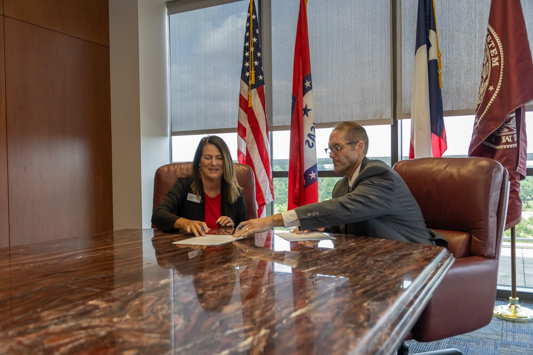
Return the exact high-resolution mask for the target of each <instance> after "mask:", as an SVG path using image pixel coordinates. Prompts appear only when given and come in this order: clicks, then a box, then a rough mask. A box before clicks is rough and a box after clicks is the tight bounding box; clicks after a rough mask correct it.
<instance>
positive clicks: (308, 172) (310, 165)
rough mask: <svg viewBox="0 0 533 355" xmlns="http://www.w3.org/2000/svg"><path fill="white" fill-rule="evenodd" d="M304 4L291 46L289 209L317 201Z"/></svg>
mask: <svg viewBox="0 0 533 355" xmlns="http://www.w3.org/2000/svg"><path fill="white" fill-rule="evenodd" d="M306 5H307V1H305V0H300V13H299V15H298V27H297V29H296V43H295V46H294V69H293V75H292V76H293V79H292V117H291V148H290V157H289V203H288V209H289V210H292V209H293V208H296V207H298V206H303V205H307V204H308V203H314V202H318V170H317V163H316V139H315V137H316V133H315V110H314V105H313V80H312V79H311V59H310V57H309V36H308V32H307V6H306Z"/></svg>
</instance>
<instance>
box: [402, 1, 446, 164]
mask: <svg viewBox="0 0 533 355" xmlns="http://www.w3.org/2000/svg"><path fill="white" fill-rule="evenodd" d="M435 17H436V16H435V8H434V7H433V0H419V2H418V16H417V24H416V48H415V70H414V73H413V95H412V97H411V147H410V150H409V158H425V157H441V156H442V153H444V152H445V151H446V148H447V144H446V130H445V129H444V117H443V105H442V91H441V87H442V85H441V78H440V58H439V56H440V53H439V41H438V36H437V20H436V18H435Z"/></svg>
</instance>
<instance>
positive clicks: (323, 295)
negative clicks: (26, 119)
mask: <svg viewBox="0 0 533 355" xmlns="http://www.w3.org/2000/svg"><path fill="white" fill-rule="evenodd" d="M336 237H337V238H336V239H335V240H327V241H320V242H288V241H286V240H285V239H282V238H280V237H279V236H277V235H275V234H274V233H273V232H272V231H270V232H267V233H261V234H257V235H255V236H249V237H248V238H247V239H245V240H240V241H235V242H232V243H229V244H225V245H222V246H218V247H190V246H189V247H183V246H181V247H179V246H177V245H175V244H172V242H174V241H178V240H183V239H186V238H188V237H187V236H183V235H178V234H166V233H162V232H159V231H154V230H152V229H144V230H140V229H139V230H121V231H115V232H109V233H103V234H99V235H95V236H93V237H91V238H89V239H88V238H71V239H63V240H57V241H52V242H45V243H36V244H30V245H24V246H16V247H11V248H1V249H0V354H391V353H393V352H394V351H395V350H396V349H397V348H398V346H399V344H400V343H401V341H402V340H403V339H404V337H405V335H406V334H407V333H408V331H409V329H410V327H411V326H412V324H413V323H414V322H415V321H416V319H417V317H418V315H419V314H420V312H421V311H422V310H423V307H424V306H425V304H426V303H427V301H428V300H429V298H430V297H431V295H432V292H433V291H434V289H435V288H436V287H437V286H438V284H439V283H440V281H441V279H442V277H443V276H444V275H445V273H446V272H447V270H448V268H449V267H450V266H451V265H452V263H453V260H454V259H453V256H452V255H451V254H450V253H449V252H448V251H447V250H445V249H443V248H440V247H433V246H425V245H418V244H410V243H402V242H394V241H388V240H384V239H376V238H366V237H358V236H344V235H336Z"/></svg>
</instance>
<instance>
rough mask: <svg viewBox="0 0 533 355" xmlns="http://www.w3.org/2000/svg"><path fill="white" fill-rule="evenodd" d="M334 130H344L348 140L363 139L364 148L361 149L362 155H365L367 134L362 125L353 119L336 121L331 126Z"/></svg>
mask: <svg viewBox="0 0 533 355" xmlns="http://www.w3.org/2000/svg"><path fill="white" fill-rule="evenodd" d="M333 130H334V131H345V132H346V139H348V140H349V141H350V142H356V141H363V143H364V144H365V148H364V149H363V155H364V156H365V157H366V153H367V152H368V135H367V134H366V130H365V129H364V127H363V126H361V125H360V124H358V123H355V122H353V121H344V122H341V123H338V124H336V125H335V127H333Z"/></svg>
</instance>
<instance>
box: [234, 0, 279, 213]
mask: <svg viewBox="0 0 533 355" xmlns="http://www.w3.org/2000/svg"><path fill="white" fill-rule="evenodd" d="M237 149H238V152H237V157H238V160H239V163H241V164H248V165H250V167H251V168H252V169H253V171H254V174H255V194H256V201H257V216H259V217H261V216H263V215H264V214H263V212H264V208H265V205H266V204H267V203H270V202H272V201H273V200H274V186H273V184H272V169H271V167H270V140H269V132H268V123H267V117H266V112H265V81H264V76H263V59H262V58H261V46H260V45H259V25H258V21H257V14H256V11H255V8H254V1H253V0H250V7H249V11H248V20H247V21H246V34H245V35H244V55H243V61H242V71H241V88H240V98H239V127H238V138H237Z"/></svg>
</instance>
